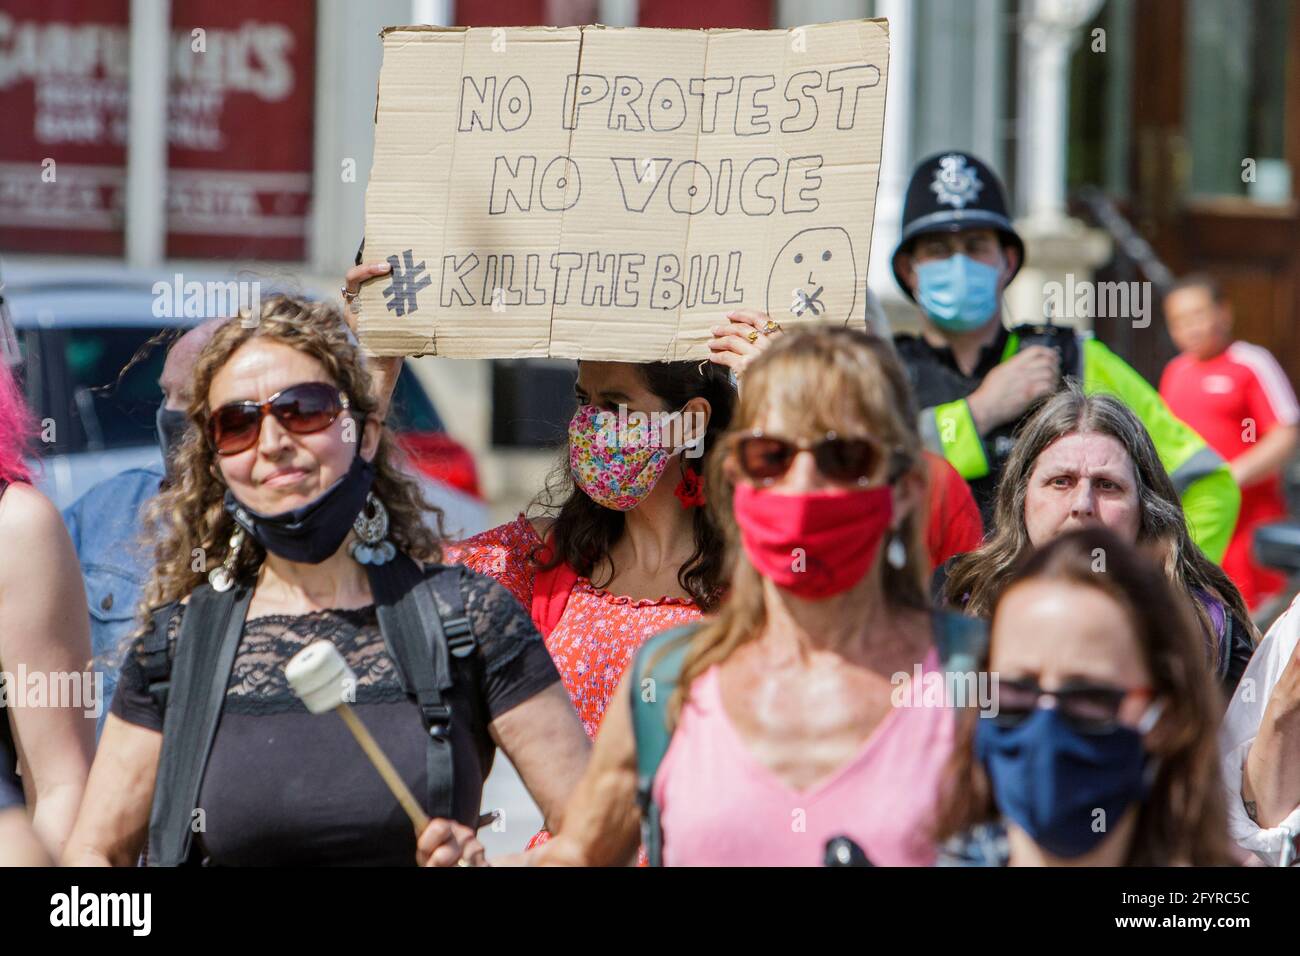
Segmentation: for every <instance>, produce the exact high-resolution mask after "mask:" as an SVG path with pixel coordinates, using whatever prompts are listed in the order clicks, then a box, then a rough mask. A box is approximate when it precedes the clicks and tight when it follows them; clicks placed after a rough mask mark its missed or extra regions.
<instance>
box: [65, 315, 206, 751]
mask: <svg viewBox="0 0 1300 956" xmlns="http://www.w3.org/2000/svg"><path fill="white" fill-rule="evenodd" d="M225 322H226V319H224V318H217V319H209V320H208V321H206V322H204V323H202V324H201V325H198V326H195V327H194V328H192V329H190V330H189V331H188V332H186V333H185V334H184V335H182V336H181V337H180V338H178V339H177V340H176V341H175V342H173V343H172V346H171V348H170V349H169V350H168V352H167V360H166V362H164V363H163V370H162V375H161V376H159V379H158V385H159V387H160V388H161V389H162V393H163V401H162V404H161V405H160V406H159V408H158V415H157V426H158V444H159V447H160V448H161V449H162V453H163V462H164V465H150V466H148V467H145V468H129V469H127V470H126V471H123V472H121V473H119V474H116V475H113V476H112V477H111V478H105V479H104V480H103V481H101V482H99V484H97V485H95V486H94V487H92V488H91V489H90V490H88V491H87V492H86V493H85V494H84V495H82V496H81V497H80V498H78V499H77V500H76V501H74V502H73V503H72V504H70V505H69V506H68V507H67V508H66V509H64V512H63V522H64V524H66V525H67V526H68V533H69V534H70V535H71V536H72V544H73V546H74V547H75V548H76V549H77V559H78V560H79V561H80V562H81V573H82V576H83V577H84V578H85V583H86V600H87V602H88V603H89V605H90V648H91V653H92V654H93V655H94V667H95V670H96V671H99V672H101V673H103V675H104V708H103V712H102V713H101V714H100V716H99V723H98V724H97V725H96V728H95V732H96V736H98V734H99V732H100V731H101V730H102V729H103V726H104V720H105V719H106V718H107V716H108V703H109V701H111V700H112V699H113V690H114V688H116V687H117V672H118V665H119V664H120V663H121V657H122V654H123V652H124V651H125V649H126V646H125V645H126V639H127V637H128V636H129V635H130V634H131V633H132V632H133V631H134V629H135V615H136V611H137V610H138V605H139V604H140V601H141V599H142V598H143V597H144V587H145V583H146V581H147V579H148V577H149V569H150V568H152V567H153V557H154V556H153V553H152V551H150V550H149V549H148V548H146V547H145V545H144V544H143V542H142V541H141V535H142V530H143V512H144V509H145V507H146V506H147V505H148V504H149V502H150V501H151V500H152V499H153V497H154V496H155V495H157V494H158V492H159V491H160V490H161V489H162V487H163V486H164V484H165V483H166V481H167V473H166V469H165V467H164V466H165V465H167V464H169V463H170V461H171V459H172V457H173V454H174V452H175V450H176V447H177V445H178V444H179V443H180V440H181V438H182V436H183V435H184V434H185V429H186V428H188V427H189V424H188V421H187V419H186V416H185V409H186V408H187V407H188V406H189V402H190V397H191V395H190V393H191V391H192V389H191V385H192V384H193V380H194V365H195V363H196V362H197V361H198V358H199V353H200V352H202V351H203V347H204V346H205V345H207V344H208V341H209V340H210V339H211V338H212V336H213V334H214V333H215V332H216V331H217V329H218V328H220V327H221V326H222V324H224V323H225Z"/></svg>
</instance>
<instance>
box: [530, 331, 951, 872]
mask: <svg viewBox="0 0 1300 956" xmlns="http://www.w3.org/2000/svg"><path fill="white" fill-rule="evenodd" d="M915 422H916V417H915V414H914V412H913V411H912V409H911V397H910V394H909V392H908V387H907V380H906V376H905V373H904V372H903V370H902V368H901V367H900V366H899V364H898V362H897V360H896V359H895V358H894V356H893V353H892V351H891V350H890V348H889V345H888V344H887V343H886V342H884V341H882V340H880V339H877V338H875V337H872V336H868V335H865V334H863V333H860V332H855V331H850V330H847V329H835V330H830V329H827V330H817V331H801V332H798V333H791V334H789V335H786V336H784V337H783V338H782V339H781V340H780V341H778V342H776V343H774V344H773V345H772V347H771V348H769V349H767V350H766V351H765V352H764V354H763V355H762V356H760V357H759V358H757V359H755V360H754V362H753V363H752V365H751V366H750V367H749V368H748V369H747V371H746V373H745V387H744V389H743V391H742V393H741V396H740V404H739V407H738V411H737V420H736V422H735V424H734V426H733V428H732V430H731V431H730V432H729V433H728V435H727V436H726V437H725V438H724V439H723V442H722V443H721V446H720V447H719V448H718V449H717V451H716V452H715V454H716V455H717V458H716V459H715V460H714V462H713V463H712V466H711V468H710V471H709V480H710V482H711V483H712V488H711V491H710V503H711V505H713V506H714V507H715V508H716V510H717V512H718V516H719V520H720V521H721V522H723V523H724V525H725V526H726V527H727V529H728V532H729V534H728V537H729V541H730V542H731V543H732V545H733V546H732V548H731V549H730V553H731V554H732V556H733V559H734V566H733V569H732V570H733V574H732V578H731V589H730V591H729V593H728V596H727V599H726V601H725V603H724V604H723V605H722V607H721V608H720V610H719V612H718V614H717V616H716V617H715V618H713V619H710V620H708V621H706V622H704V623H702V624H699V625H696V626H694V627H689V628H678V629H674V630H673V631H669V632H667V633H665V634H662V635H659V636H658V637H656V638H655V639H654V640H652V641H651V642H650V643H649V644H647V645H646V646H645V647H643V648H642V650H641V651H640V652H639V653H638V658H637V661H636V662H635V663H634V665H633V669H631V670H630V671H629V674H628V675H625V676H624V678H623V680H622V682H621V684H620V688H619V690H618V691H617V693H616V700H618V701H619V704H618V706H614V707H611V708H610V709H609V710H608V711H607V713H606V715H605V721H604V723H603V724H602V726H601V728H600V735H599V737H598V738H597V741H596V748H595V751H594V754H593V757H592V763H591V765H590V766H589V767H588V770H587V773H586V774H585V776H584V777H583V780H582V783H581V784H579V787H578V789H577V791H576V792H575V794H574V796H573V798H572V801H571V802H570V804H569V806H568V807H567V808H566V810H565V816H564V821H563V825H562V827H561V829H560V831H559V833H558V834H556V835H555V836H554V837H553V838H552V839H551V840H550V842H548V843H547V844H545V845H543V846H541V847H539V848H537V849H536V850H534V851H532V852H531V853H529V854H525V855H524V859H525V860H526V861H527V862H531V863H537V864H573V865H617V864H621V863H623V862H624V861H626V860H627V859H628V857H629V855H630V854H631V853H632V851H633V850H634V849H635V847H636V846H637V843H638V837H639V833H638V827H637V824H638V819H639V817H640V813H639V811H638V753H637V736H636V734H635V733H634V730H633V709H634V707H637V706H638V705H637V703H635V701H641V700H649V701H653V702H654V704H655V706H657V707H661V708H662V712H660V713H658V714H657V715H656V719H660V720H661V724H660V726H663V723H662V720H663V718H669V719H670V721H671V726H672V727H673V733H672V738H671V743H670V744H669V746H668V749H667V752H666V754H665V755H664V757H663V760H662V763H660V764H659V765H658V771H657V773H655V774H654V775H653V783H652V785H651V786H650V787H649V789H648V791H643V795H644V796H645V797H647V798H648V803H647V806H648V807H649V809H647V819H649V820H658V821H659V822H660V824H661V829H662V846H663V853H662V861H663V862H665V863H667V864H669V865H685V866H691V865H709V864H719V865H778V866H779V865H818V864H820V863H821V862H822V859H823V854H824V847H825V844H826V842H827V841H828V840H829V839H831V838H832V837H836V836H841V835H848V836H849V837H851V838H852V839H853V840H854V841H855V842H856V843H857V844H858V845H859V846H861V847H862V848H863V849H864V850H865V852H866V854H867V856H868V857H869V858H870V859H871V860H872V861H873V862H875V863H878V864H882V865H905V864H913V865H917V864H927V863H930V862H931V861H932V860H933V858H934V847H933V845H932V844H931V843H930V842H929V840H928V834H929V831H930V827H931V826H932V824H933V817H932V809H933V807H932V799H933V798H934V797H935V796H937V793H938V786H939V779H940V772H941V770H942V768H943V765H944V763H945V761H946V760H947V757H948V752H949V748H950V746H951V740H952V731H953V720H952V714H951V712H950V710H949V709H948V708H947V707H945V706H932V707H909V706H895V694H896V693H898V697H897V699H898V700H899V701H900V703H901V702H905V701H909V700H911V695H909V694H906V693H900V688H901V689H902V690H903V691H905V690H906V687H907V685H908V684H909V683H910V682H911V681H912V680H913V677H914V675H915V673H916V672H917V669H918V668H919V669H920V671H921V673H922V674H923V675H924V674H932V673H933V672H934V671H935V669H936V668H937V666H938V655H937V651H936V648H935V646H934V627H935V622H934V619H933V618H932V616H931V614H930V612H929V610H928V605H929V601H928V597H927V594H926V590H925V582H926V580H927V577H928V568H929V562H928V560H927V558H926V555H925V551H924V548H923V546H922V543H921V529H920V526H919V522H918V518H919V508H918V506H919V505H920V504H921V503H922V502H923V501H924V498H925V478H924V475H923V473H922V471H921V466H920V463H919V460H920V459H919V456H920V439H919V437H918V435H917V433H916V425H915ZM737 546H738V547H737ZM673 648H684V650H685V656H684V659H683V660H682V663H681V666H680V668H676V670H677V675H674V676H677V678H678V679H677V680H676V687H677V689H676V691H675V692H673V693H669V692H668V691H667V690H666V689H665V690H663V692H662V693H661V692H660V685H659V684H658V683H657V682H656V681H655V680H654V679H650V678H647V679H649V680H650V683H649V684H647V683H646V680H638V676H639V675H641V674H642V673H643V672H645V671H646V670H647V667H648V668H649V672H651V673H653V672H654V668H655V667H656V666H657V665H656V661H658V660H659V659H660V658H661V655H663V654H664V653H665V652H666V651H671V650H672V649H673ZM922 679H924V677H923V678H922ZM634 695H635V700H634ZM643 695H646V696H643ZM651 842H652V844H653V843H655V842H657V841H655V840H653V835H652V841H651Z"/></svg>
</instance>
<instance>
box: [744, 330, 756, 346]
mask: <svg viewBox="0 0 1300 956" xmlns="http://www.w3.org/2000/svg"><path fill="white" fill-rule="evenodd" d="M745 338H746V339H748V340H749V344H750V345H753V344H754V343H755V342H757V341H758V329H750V330H749V334H748V335H746V336H745Z"/></svg>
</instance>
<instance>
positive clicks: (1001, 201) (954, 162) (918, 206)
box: [890, 150, 1025, 301]
mask: <svg viewBox="0 0 1300 956" xmlns="http://www.w3.org/2000/svg"><path fill="white" fill-rule="evenodd" d="M962 229H996V230H997V232H998V233H999V235H1001V237H1002V241H1003V242H1004V243H1006V244H1008V245H1011V246H1014V247H1015V248H1016V249H1017V250H1018V251H1019V253H1020V256H1019V263H1017V265H1016V272H1019V271H1020V265H1021V264H1023V263H1024V261H1025V244H1024V243H1023V242H1022V241H1021V239H1020V236H1019V235H1018V234H1017V233H1016V229H1015V227H1014V226H1013V225H1011V219H1010V218H1009V217H1008V215H1007V193H1006V190H1005V189H1003V187H1002V182H1001V180H999V179H998V177H997V176H996V175H995V174H994V173H993V170H991V169H989V167H988V166H987V165H985V164H984V163H983V162H982V161H981V160H979V159H976V158H975V157H974V156H972V155H971V154H970V153H963V152H960V151H958V150H948V151H947V152H943V153H935V154H934V155H933V156H928V157H926V158H925V159H923V160H921V161H920V162H919V163H917V165H916V169H915V170H913V171H912V179H911V182H909V183H908V184H907V198H906V199H905V200H904V202H903V234H902V236H901V237H900V238H899V240H898V245H897V246H896V247H895V248H894V255H893V256H892V257H891V259H890V265H891V266H892V267H893V269H894V279H895V281H896V282H897V283H898V286H899V288H900V289H902V290H903V292H905V293H906V294H907V296H908V298H910V299H912V300H913V301H915V298H916V297H915V296H913V295H912V290H911V289H909V288H908V287H907V284H906V283H905V282H904V281H903V277H902V275H901V274H900V272H899V270H898V257H899V255H900V254H901V253H902V252H903V251H904V250H906V249H907V248H908V247H909V246H910V245H911V243H912V240H913V239H915V238H916V237H917V236H923V235H926V234H928V233H934V232H959V231H961V230H962ZM1011 276H1012V278H1015V272H1013V273H1012V274H1011ZM1008 281H1010V280H1008Z"/></svg>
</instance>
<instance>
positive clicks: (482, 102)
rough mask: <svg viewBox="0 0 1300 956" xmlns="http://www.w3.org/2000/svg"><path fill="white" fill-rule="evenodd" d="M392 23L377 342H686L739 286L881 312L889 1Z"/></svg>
mask: <svg viewBox="0 0 1300 956" xmlns="http://www.w3.org/2000/svg"><path fill="white" fill-rule="evenodd" d="M383 44H384V65H383V70H382V72H381V74H380V78H379V103H378V107H377V110H376V130H375V159H374V166H373V169H372V171H371V177H370V184H369V187H368V189H367V192H366V250H367V256H368V257H373V258H375V259H387V260H388V262H389V264H390V265H391V266H392V269H391V271H390V272H389V274H388V275H385V276H381V277H379V278H377V279H375V280H373V281H371V282H370V283H368V284H367V285H366V286H365V287H364V288H363V289H362V292H361V297H360V299H359V304H360V310H361V320H360V333H361V340H362V342H363V344H364V345H365V346H366V347H367V349H369V350H370V351H371V352H374V353H376V354H380V355H426V354H436V355H441V356H447V357H458V358H522V357H529V356H553V357H559V358H582V359H603V360H611V361H634V362H647V361H660V360H669V361H677V360H684V359H703V358H705V357H707V355H708V349H707V342H708V339H709V328H710V327H711V326H713V325H717V324H719V322H720V321H722V319H723V317H724V316H725V315H726V313H727V312H729V311H732V310H734V309H737V308H742V307H744V308H756V309H764V310H766V311H767V312H768V313H769V314H770V315H771V316H772V317H773V318H774V319H776V320H777V321H778V322H780V323H781V324H782V325H783V326H784V327H786V328H791V327H794V326H797V325H800V324H804V323H831V324H836V325H846V324H850V323H851V324H854V325H856V326H859V327H860V326H862V325H863V317H864V314H865V307H866V281H867V276H866V271H867V256H868V251H869V250H870V248H871V226H872V215H873V211H874V206H875V198H876V186H877V182H878V179H879V166H880V148H881V130H882V128H883V124H884V107H885V80H886V74H887V71H888V65H889V33H888V26H887V24H886V23H885V21H883V20H863V21H852V22H845V23H827V24H817V25H814V26H807V27H798V28H795V29H791V30H766V31H749V30H703V31H698V30H650V29H613V28H606V27H581V28H579V27H569V28H533V29H525V28H520V29H504V28H497V29H486V28H484V29H464V28H461V29H443V28H430V27H409V28H407V27H403V28H392V29H389V30H386V31H384V33H383Z"/></svg>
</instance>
